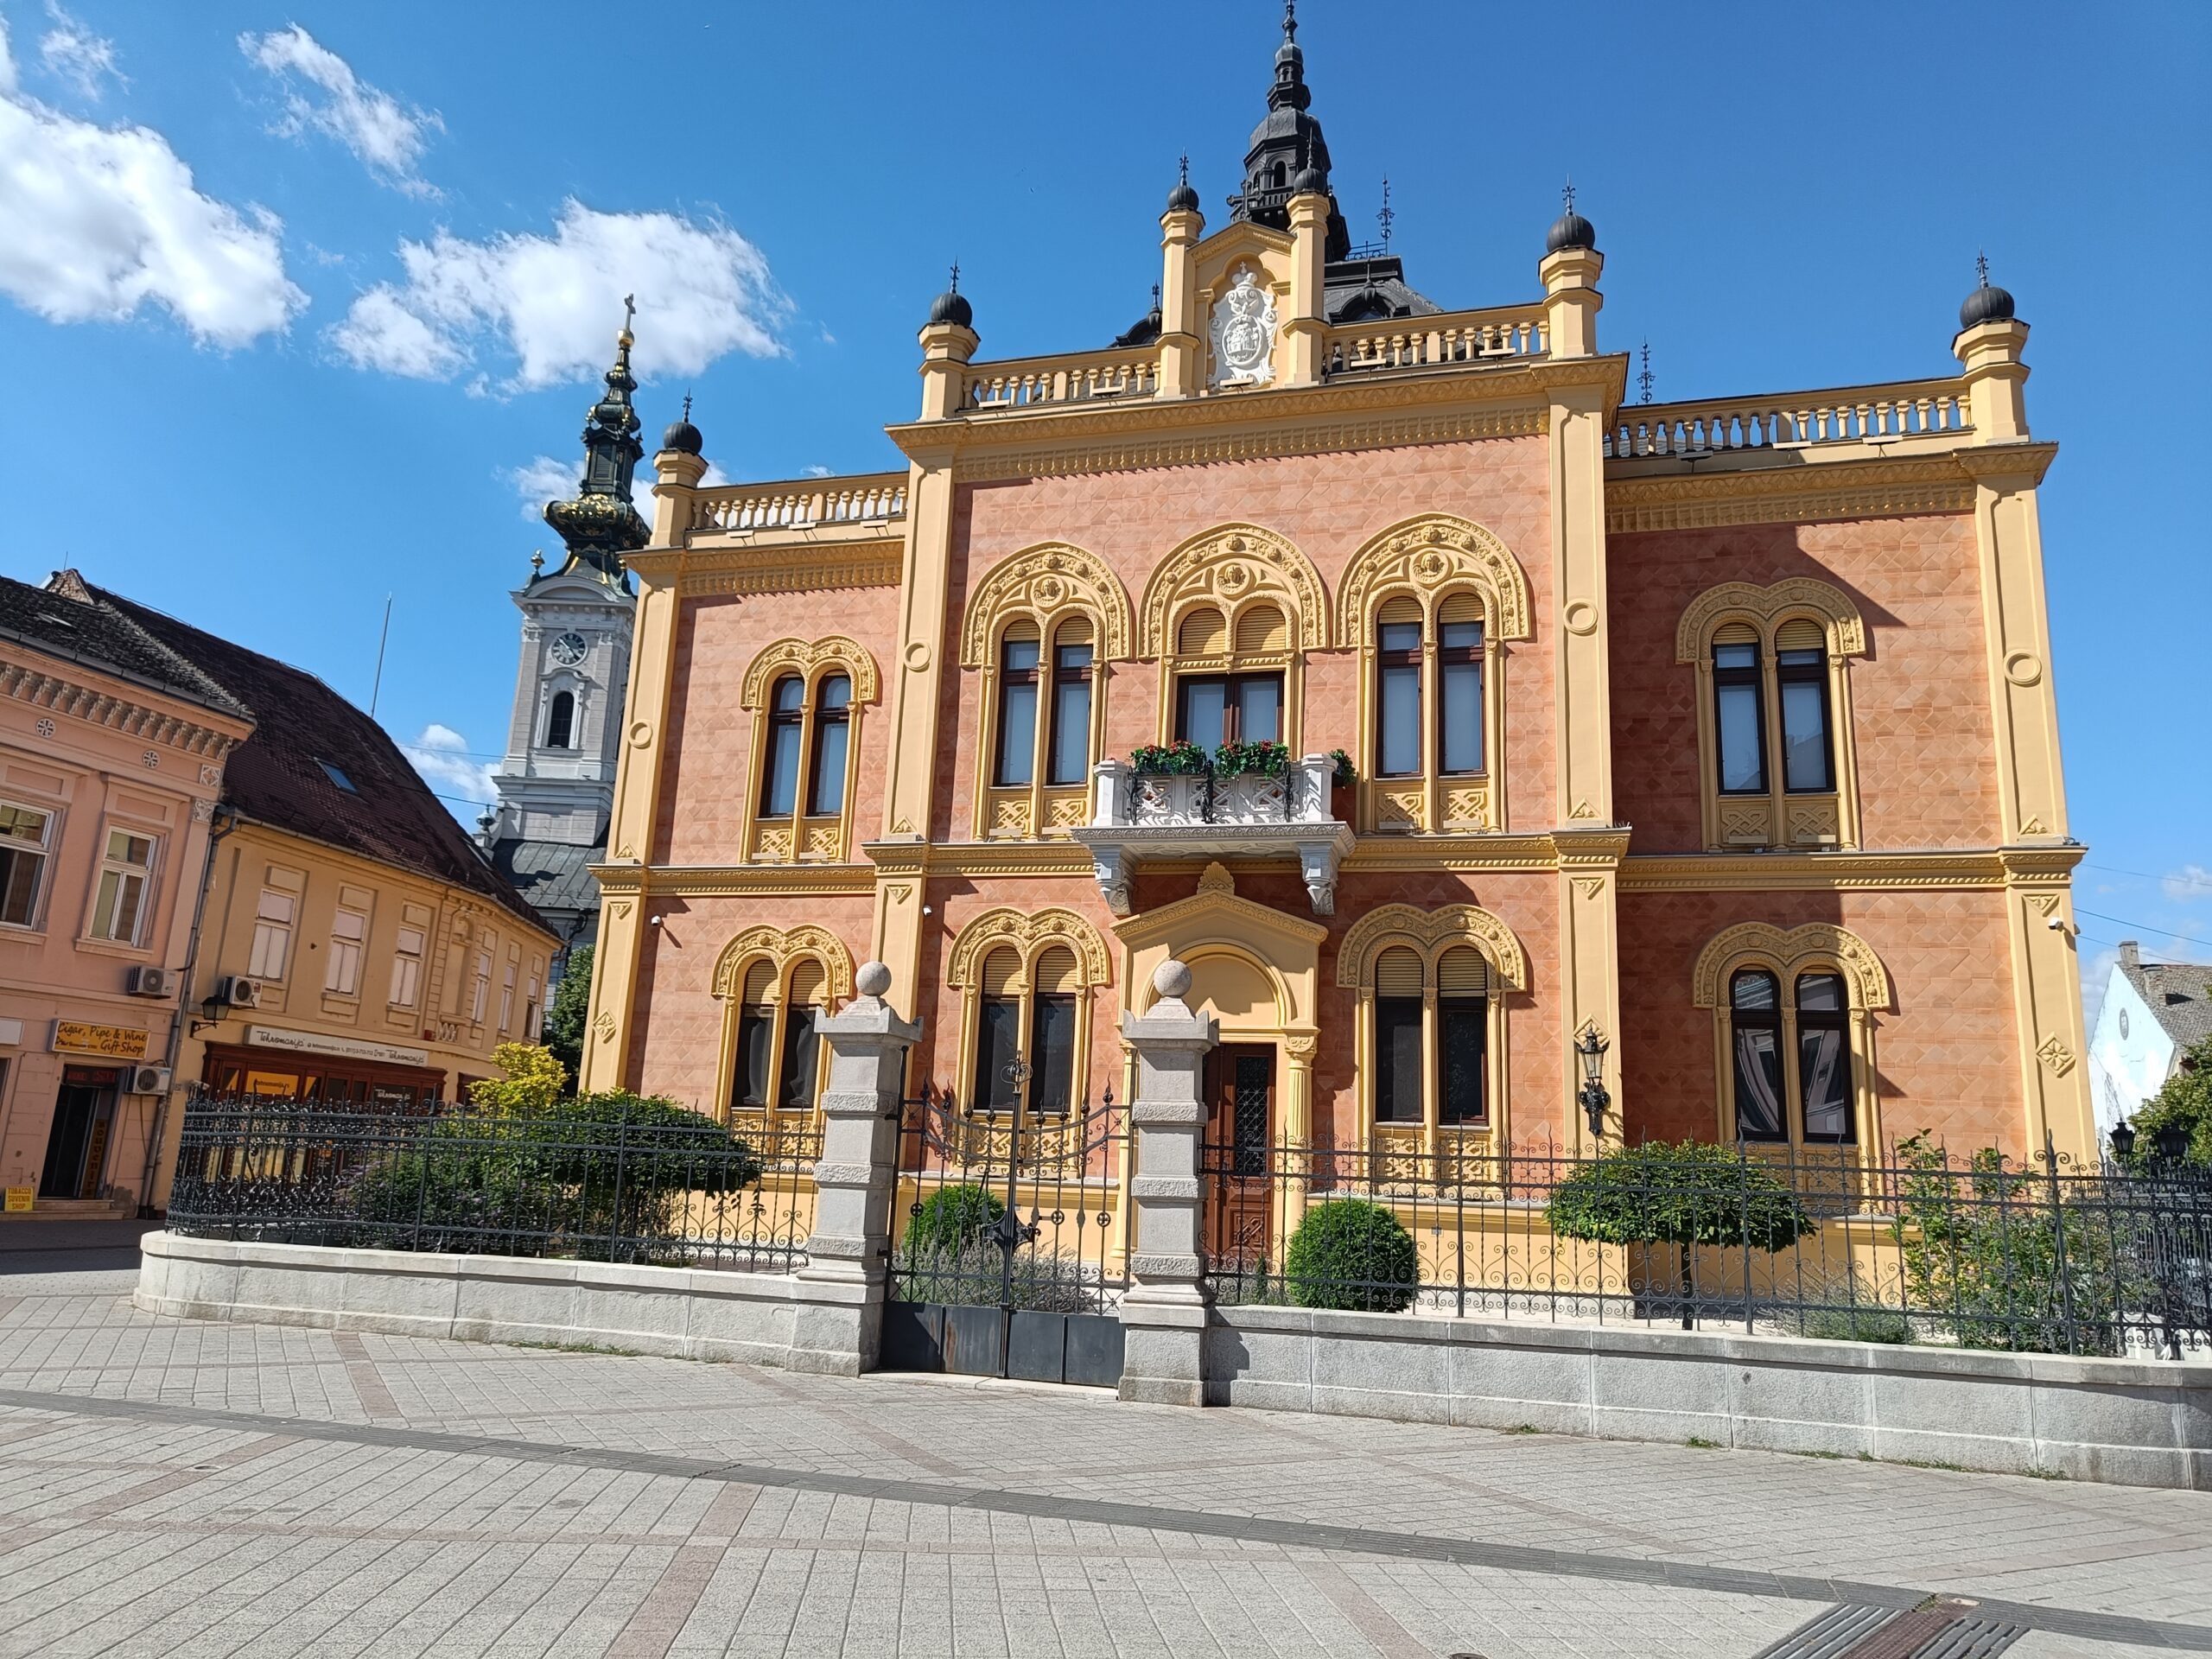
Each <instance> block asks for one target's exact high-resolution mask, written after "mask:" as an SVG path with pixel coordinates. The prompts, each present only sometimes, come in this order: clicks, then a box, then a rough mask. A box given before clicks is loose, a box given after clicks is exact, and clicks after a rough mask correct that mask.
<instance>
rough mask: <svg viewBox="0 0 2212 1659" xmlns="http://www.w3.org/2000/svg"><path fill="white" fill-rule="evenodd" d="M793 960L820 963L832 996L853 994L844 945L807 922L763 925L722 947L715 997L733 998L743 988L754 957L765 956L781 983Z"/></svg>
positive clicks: (848, 954)
mask: <svg viewBox="0 0 2212 1659" xmlns="http://www.w3.org/2000/svg"><path fill="white" fill-rule="evenodd" d="M756 957H766V959H768V960H769V961H771V962H773V963H775V964H776V968H777V977H778V979H779V982H780V980H781V978H782V976H783V969H785V967H786V966H787V965H788V964H789V963H790V962H791V959H792V958H793V957H814V958H816V959H817V961H819V962H820V963H822V966H823V971H824V972H825V973H826V974H827V975H828V976H829V994H830V995H832V996H850V995H852V994H853V957H852V952H850V951H849V950H846V948H845V942H844V941H843V940H842V939H841V938H838V937H837V936H836V934H835V933H832V932H830V931H829V929H827V928H824V927H816V926H814V925H811V924H810V923H807V924H801V925H799V926H798V927H793V928H780V927H770V926H767V925H765V924H764V925H760V926H759V927H748V928H747V929H746V930H745V931H743V932H742V933H740V934H739V935H738V936H737V937H736V938H734V939H732V940H731V941H730V942H729V943H728V944H726V945H724V946H723V947H722V950H721V955H720V956H719V957H716V958H715V977H714V994H715V995H716V996H719V997H725V998H727V997H733V996H735V995H738V994H739V993H740V992H741V991H742V990H743V989H744V988H745V977H744V974H743V972H742V970H743V969H745V968H746V967H747V966H748V965H750V964H751V963H752V962H753V959H754V958H756Z"/></svg>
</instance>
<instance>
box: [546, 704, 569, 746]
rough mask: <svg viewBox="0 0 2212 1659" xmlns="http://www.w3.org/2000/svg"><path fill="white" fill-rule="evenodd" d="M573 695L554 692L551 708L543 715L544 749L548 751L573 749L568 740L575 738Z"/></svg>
mask: <svg viewBox="0 0 2212 1659" xmlns="http://www.w3.org/2000/svg"><path fill="white" fill-rule="evenodd" d="M575 723H576V698H575V693H574V692H572V691H556V692H555V693H554V694H553V706H552V707H551V709H548V710H547V711H546V715H545V747H547V748H549V749H566V748H573V747H575V744H574V743H573V742H572V741H570V740H571V739H572V738H573V737H574V736H575Z"/></svg>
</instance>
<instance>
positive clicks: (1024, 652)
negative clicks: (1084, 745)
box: [992, 617, 1045, 789]
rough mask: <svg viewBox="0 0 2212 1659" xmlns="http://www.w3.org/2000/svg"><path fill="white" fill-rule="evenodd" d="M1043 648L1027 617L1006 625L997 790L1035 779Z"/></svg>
mask: <svg viewBox="0 0 2212 1659" xmlns="http://www.w3.org/2000/svg"><path fill="white" fill-rule="evenodd" d="M1044 649H1045V642H1044V639H1043V637H1042V636H1041V635H1040V634H1039V632H1038V630H1037V625H1036V624H1035V623H1034V622H1032V621H1030V620H1028V619H1027V618H1026V617H1025V618H1023V619H1021V620H1018V621H1015V622H1013V623H1010V624H1008V625H1007V631H1006V637H1005V639H1002V640H1001V641H1000V644H999V747H998V764H997V766H996V768H995V772H996V775H995V778H994V779H993V780H992V781H993V782H994V783H995V784H996V785H998V787H1000V788H1001V789H1012V788H1016V787H1019V786H1021V785H1027V784H1028V783H1030V782H1032V781H1033V780H1034V779H1035V778H1036V776H1037V664H1038V662H1039V658H1041V657H1042V655H1043V653H1044Z"/></svg>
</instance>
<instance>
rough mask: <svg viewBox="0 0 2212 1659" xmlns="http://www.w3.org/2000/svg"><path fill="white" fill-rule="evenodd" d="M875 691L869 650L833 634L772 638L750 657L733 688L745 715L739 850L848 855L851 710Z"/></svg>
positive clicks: (787, 858) (856, 726)
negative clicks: (747, 742) (746, 764)
mask: <svg viewBox="0 0 2212 1659" xmlns="http://www.w3.org/2000/svg"><path fill="white" fill-rule="evenodd" d="M875 696H876V673H875V663H874V658H871V657H869V655H868V652H865V651H863V650H862V649H861V647H860V646H859V645H856V644H855V643H854V642H853V641H852V640H850V639H843V638H842V637H839V636H836V635H832V636H830V637H829V638H828V639H820V640H813V641H808V640H800V639H779V640H777V641H776V642H775V643H774V644H772V645H769V646H768V647H767V648H766V650H764V651H762V652H760V654H759V655H758V656H756V657H755V658H753V663H752V665H751V666H750V667H749V668H747V671H746V675H745V683H744V689H743V692H742V696H741V701H742V702H743V704H744V706H745V708H746V709H748V710H750V711H751V712H752V715H753V756H754V760H753V778H752V779H751V785H752V786H751V788H750V789H749V791H747V797H746V807H745V825H744V834H743V845H744V847H745V849H746V854H747V857H748V858H750V859H753V860H757V861H763V862H822V863H836V862H839V861H842V860H844V859H845V858H846V857H847V856H849V853H850V851H851V849H853V847H854V845H855V842H854V839H853V800H854V796H855V785H856V776H855V774H856V771H857V768H856V766H855V760H856V759H857V757H858V755H859V753H860V724H861V712H862V709H864V707H865V705H867V704H868V703H869V702H874V700H875Z"/></svg>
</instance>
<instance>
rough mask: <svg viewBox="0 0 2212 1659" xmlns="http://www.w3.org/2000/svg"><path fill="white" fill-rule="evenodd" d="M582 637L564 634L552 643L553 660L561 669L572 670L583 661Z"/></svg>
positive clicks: (579, 634) (580, 635)
mask: <svg viewBox="0 0 2212 1659" xmlns="http://www.w3.org/2000/svg"><path fill="white" fill-rule="evenodd" d="M584 650H585V646H584V637H583V635H582V634H581V633H564V634H563V635H562V636H561V637H560V638H559V639H556V640H555V641H554V642H553V660H554V661H555V662H556V663H558V664H561V666H562V667H563V668H574V667H575V665H576V664H578V663H581V662H582V661H583V659H584Z"/></svg>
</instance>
